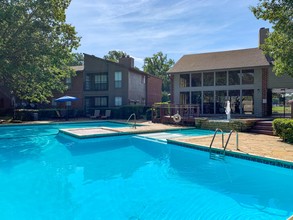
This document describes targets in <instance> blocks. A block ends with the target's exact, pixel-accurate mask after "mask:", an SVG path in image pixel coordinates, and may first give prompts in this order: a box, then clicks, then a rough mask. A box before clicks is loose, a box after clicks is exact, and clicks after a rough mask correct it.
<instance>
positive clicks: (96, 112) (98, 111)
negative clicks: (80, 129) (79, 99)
mask: <svg viewBox="0 0 293 220" xmlns="http://www.w3.org/2000/svg"><path fill="white" fill-rule="evenodd" d="M100 117H101V115H100V110H97V109H96V110H95V112H94V115H91V116H90V118H92V119H95V118H100Z"/></svg>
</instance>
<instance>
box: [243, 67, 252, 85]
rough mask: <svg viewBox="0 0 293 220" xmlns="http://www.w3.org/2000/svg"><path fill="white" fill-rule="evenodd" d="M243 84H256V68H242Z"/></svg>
mask: <svg viewBox="0 0 293 220" xmlns="http://www.w3.org/2000/svg"><path fill="white" fill-rule="evenodd" d="M242 84H243V85H247V84H254V70H253V69H251V70H242Z"/></svg>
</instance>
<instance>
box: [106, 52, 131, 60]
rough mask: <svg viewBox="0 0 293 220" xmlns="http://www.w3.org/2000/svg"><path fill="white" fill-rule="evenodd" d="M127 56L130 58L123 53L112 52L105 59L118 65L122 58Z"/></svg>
mask: <svg viewBox="0 0 293 220" xmlns="http://www.w3.org/2000/svg"><path fill="white" fill-rule="evenodd" d="M126 56H128V54H127V53H125V52H123V51H117V50H111V51H109V52H108V54H107V55H105V56H104V59H106V60H109V61H112V62H116V63H118V62H119V59H120V58H122V57H126Z"/></svg>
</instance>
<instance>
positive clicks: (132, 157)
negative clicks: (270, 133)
mask: <svg viewBox="0 0 293 220" xmlns="http://www.w3.org/2000/svg"><path fill="white" fill-rule="evenodd" d="M0 146H1V147H0V168H1V169H0V180H1V181H0V195H1V196H0V219H1V220H6V219H9V220H10V219H78V220H79V219H266V220H267V219H286V218H287V217H288V216H290V215H292V214H293V191H292V190H291V189H292V182H293V170H291V169H285V168H280V167H275V166H268V165H264V164H260V163H255V162H251V161H245V160H239V159H236V158H230V157H226V161H216V160H210V159H209V155H208V154H207V153H206V152H202V151H196V150H192V149H189V148H184V147H180V146H177V145H172V144H167V143H165V142H162V141H155V140H150V139H146V138H144V137H141V136H137V135H134V136H117V137H107V138H92V139H86V140H78V141H75V140H74V138H67V137H66V136H65V135H57V136H55V135H34V136H31V137H29V138H23V139H21V141H20V140H19V139H11V138H7V139H1V140H0Z"/></svg>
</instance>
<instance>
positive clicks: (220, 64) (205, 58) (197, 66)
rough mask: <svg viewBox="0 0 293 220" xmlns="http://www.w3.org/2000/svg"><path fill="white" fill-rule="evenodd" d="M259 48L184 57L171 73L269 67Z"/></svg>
mask: <svg viewBox="0 0 293 220" xmlns="http://www.w3.org/2000/svg"><path fill="white" fill-rule="evenodd" d="M269 65H270V62H269V61H268V59H267V58H266V56H265V55H264V54H263V51H262V50H261V49H259V48H251V49H242V50H231V51H222V52H213V53H202V54H190V55H184V56H183V57H181V59H180V60H179V61H177V63H176V64H175V65H174V66H173V68H171V69H170V70H169V71H168V72H169V73H182V72H194V71H208V70H223V69H233V68H248V67H261V66H269Z"/></svg>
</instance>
